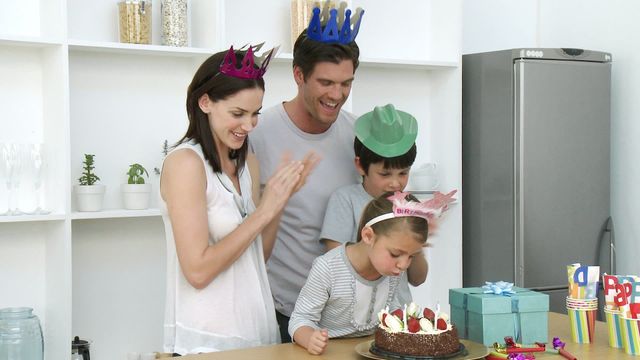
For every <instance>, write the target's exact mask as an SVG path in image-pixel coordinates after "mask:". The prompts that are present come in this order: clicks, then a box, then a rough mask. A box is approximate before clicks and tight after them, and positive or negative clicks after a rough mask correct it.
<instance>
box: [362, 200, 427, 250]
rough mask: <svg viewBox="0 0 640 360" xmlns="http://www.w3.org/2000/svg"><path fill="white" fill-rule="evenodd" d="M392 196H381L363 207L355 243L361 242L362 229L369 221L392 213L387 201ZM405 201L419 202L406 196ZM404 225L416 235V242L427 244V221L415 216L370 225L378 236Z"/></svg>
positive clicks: (391, 205) (391, 207)
mask: <svg viewBox="0 0 640 360" xmlns="http://www.w3.org/2000/svg"><path fill="white" fill-rule="evenodd" d="M391 195H393V193H391V192H387V193H384V194H382V195H381V196H379V197H377V198H375V199H373V200H371V201H370V202H369V203H368V204H367V206H365V208H364V210H363V211H362V216H361V217H360V224H359V225H358V237H357V240H356V241H357V242H360V240H362V229H363V228H364V225H365V224H366V223H368V222H369V221H370V220H371V219H373V218H375V217H377V216H380V215H383V214H388V213H390V212H392V211H393V204H392V203H391V201H390V200H389V199H388V197H389V196H391ZM405 199H407V200H410V201H415V202H419V200H418V199H417V198H416V197H415V196H413V195H411V194H408V195H407V196H406V197H405ZM402 223H405V224H407V225H408V226H409V229H410V230H411V232H413V233H414V234H416V240H417V241H419V242H421V243H423V244H424V243H426V242H427V234H428V233H429V223H428V221H427V219H425V218H421V217H417V216H400V217H394V218H391V219H387V220H383V221H380V222H377V223H375V224H373V225H371V228H372V229H373V231H374V232H375V233H376V234H378V235H385V234H388V233H389V232H390V231H393V230H394V229H395V228H396V227H397V226H398V225H400V224H402Z"/></svg>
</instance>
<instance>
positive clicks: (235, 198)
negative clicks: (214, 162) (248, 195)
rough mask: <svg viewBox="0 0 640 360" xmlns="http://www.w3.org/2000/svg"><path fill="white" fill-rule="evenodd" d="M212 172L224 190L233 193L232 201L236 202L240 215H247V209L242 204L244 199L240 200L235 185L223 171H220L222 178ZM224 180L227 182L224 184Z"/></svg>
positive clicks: (243, 216)
mask: <svg viewBox="0 0 640 360" xmlns="http://www.w3.org/2000/svg"><path fill="white" fill-rule="evenodd" d="M214 174H216V177H218V180H219V181H220V184H222V187H224V188H225V190H227V191H228V192H230V193H231V195H233V202H235V203H236V208H238V212H239V213H240V216H241V217H242V218H243V219H244V218H245V217H246V216H247V209H246V207H245V205H244V201H243V200H242V196H240V194H238V192H237V191H236V187H235V186H234V185H233V182H232V181H231V179H230V178H229V176H228V175H227V174H226V173H224V172H223V173H222V175H223V176H222V178H221V177H220V173H218V172H214ZM225 182H227V183H229V184H225ZM238 185H240V178H238Z"/></svg>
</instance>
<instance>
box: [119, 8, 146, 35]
mask: <svg viewBox="0 0 640 360" xmlns="http://www.w3.org/2000/svg"><path fill="white" fill-rule="evenodd" d="M118 18H119V23H120V26H119V27H118V29H119V32H120V42H122V43H130V44H151V1H145V0H126V1H120V2H119V3H118Z"/></svg>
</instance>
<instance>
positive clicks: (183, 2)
mask: <svg viewBox="0 0 640 360" xmlns="http://www.w3.org/2000/svg"><path fill="white" fill-rule="evenodd" d="M187 11H188V9H187V0H162V2H161V3H160V18H161V19H162V45H167V46H188V45H189V44H188V43H189V41H188V35H187V34H188V29H189V25H188V21H187V20H188V13H187Z"/></svg>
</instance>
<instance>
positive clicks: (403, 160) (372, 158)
mask: <svg viewBox="0 0 640 360" xmlns="http://www.w3.org/2000/svg"><path fill="white" fill-rule="evenodd" d="M353 152H354V153H355V155H356V156H357V157H359V158H360V166H362V170H364V172H365V174H368V173H369V166H371V164H376V163H379V162H384V164H383V166H384V168H385V169H404V168H408V167H410V166H411V165H413V162H414V161H416V154H417V147H416V144H415V143H414V144H413V145H412V146H411V148H410V149H409V151H407V152H406V153H404V154H402V155H400V156H394V157H390V158H387V157H383V156H380V155H378V154H376V153H374V152H373V151H371V150H369V148H368V147H366V146H364V144H362V142H361V141H360V139H358V137H355V138H354V140H353Z"/></svg>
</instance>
